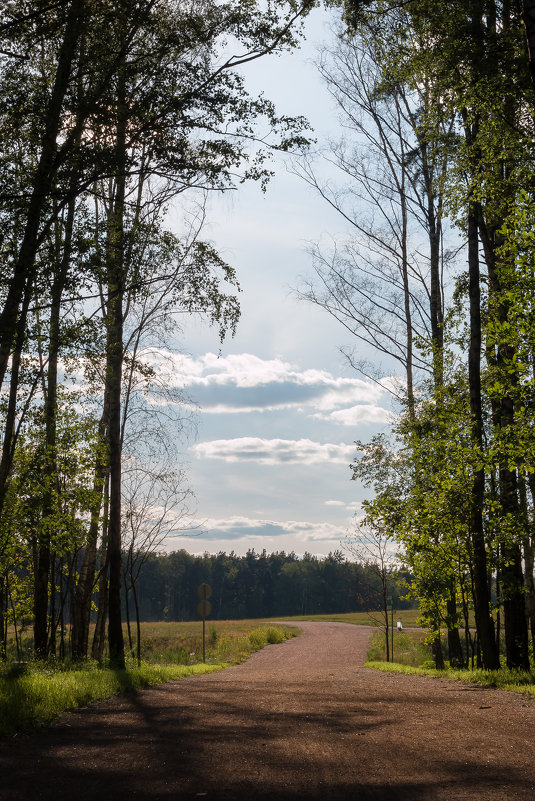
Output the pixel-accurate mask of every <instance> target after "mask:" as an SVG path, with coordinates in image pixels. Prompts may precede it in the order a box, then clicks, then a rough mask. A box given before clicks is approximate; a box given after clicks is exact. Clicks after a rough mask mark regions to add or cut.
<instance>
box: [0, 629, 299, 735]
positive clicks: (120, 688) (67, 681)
mask: <svg viewBox="0 0 535 801" xmlns="http://www.w3.org/2000/svg"><path fill="white" fill-rule="evenodd" d="M255 623H257V622H256V621H255ZM147 625H150V624H147ZM184 626H185V627H186V628H185V629H184ZM162 627H163V628H162ZM177 627H180V628H177ZM193 627H195V628H193ZM198 632H199V624H198V623H197V624H174V625H173V624H154V625H153V628H152V633H151V637H152V643H153V646H152V647H154V646H155V645H157V650H158V651H159V653H160V654H161V655H163V656H164V660H163V661H164V664H149V663H148V662H144V663H142V665H141V667H140V668H138V667H128V669H127V670H119V671H117V670H110V669H106V668H99V667H98V666H97V665H96V664H92V663H91V664H84V665H83V666H82V665H78V666H76V665H75V666H69V665H61V664H57V663H55V664H46V665H42V664H37V663H32V662H30V663H26V664H16V663H15V664H12V665H9V664H6V665H4V666H3V667H2V668H1V669H0V736H4V737H5V736H9V735H12V734H14V733H16V732H19V731H24V730H28V729H31V728H33V727H35V726H39V725H43V724H46V723H49V722H50V721H52V720H54V719H55V718H56V717H57V716H58V715H59V714H61V712H63V711H65V710H67V709H75V708H76V707H80V706H86V705H87V704H89V703H91V702H93V701H98V700H101V699H103V698H109V697H111V696H113V695H117V694H119V693H123V692H133V691H135V690H137V689H139V688H141V687H148V686H149V685H152V684H160V683H162V682H165V681H171V680H173V679H181V678H184V677H186V676H191V675H199V674H203V673H211V672H213V671H215V670H221V669H222V668H224V667H227V666H228V665H230V664H236V663H238V662H242V661H243V660H244V659H247V657H249V656H250V655H251V654H252V653H254V652H255V651H258V650H259V649H260V648H263V647H264V646H265V645H268V644H270V643H280V642H283V641H284V640H286V639H289V638H290V637H295V636H296V635H297V634H298V633H299V631H298V629H297V628H296V627H293V626H292V627H288V626H274V625H268V624H266V625H260V626H259V625H254V626H253V625H252V624H251V622H249V624H247V623H246V622H245V621H239V622H237V623H235V622H234V621H229V622H227V623H226V624H220V623H218V624H217V627H216V626H213V625H212V626H211V627H210V629H209V630H208V632H207V638H206V639H207V645H208V648H207V652H206V656H207V663H206V664H202V663H201V662H200V660H201V659H202V627H201V628H200V633H198ZM164 634H165V635H166V636H167V645H165V637H164ZM147 639H148V638H147ZM185 647H188V648H194V649H195V650H193V651H187V659H188V661H189V662H190V664H176V662H175V664H171V656H172V654H176V653H183V652H184V648H185ZM148 650H149V651H150V650H151V649H150V648H149V649H148ZM166 660H167V663H165V662H166ZM208 660H209V661H208ZM193 662H195V664H192V663H193Z"/></svg>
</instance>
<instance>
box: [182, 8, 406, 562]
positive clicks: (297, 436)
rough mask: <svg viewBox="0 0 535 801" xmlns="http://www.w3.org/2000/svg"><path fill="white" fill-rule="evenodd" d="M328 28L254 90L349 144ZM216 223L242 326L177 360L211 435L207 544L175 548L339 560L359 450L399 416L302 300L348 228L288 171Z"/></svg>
mask: <svg viewBox="0 0 535 801" xmlns="http://www.w3.org/2000/svg"><path fill="white" fill-rule="evenodd" d="M325 19H326V15H325V14H324V13H322V12H319V11H317V12H315V17H314V18H313V19H312V20H310V21H309V23H308V24H307V42H306V44H305V45H304V46H303V48H302V49H301V51H300V52H298V53H293V54H292V55H291V56H283V57H281V58H275V59H270V60H269V61H268V60H264V61H263V62H262V63H260V62H257V63H255V64H252V65H249V67H248V69H247V76H248V79H249V85H250V88H251V90H252V91H254V90H255V89H259V88H260V89H262V90H263V91H264V92H265V94H266V96H267V97H269V98H271V99H272V100H274V102H275V103H276V105H277V109H278V111H279V113H284V114H293V115H298V114H303V115H304V116H306V117H307V118H308V119H309V120H310V122H311V123H312V125H313V127H314V130H315V136H316V137H317V139H318V144H321V143H322V142H325V141H326V140H327V139H328V138H329V137H336V136H337V134H338V131H337V120H336V112H335V110H334V108H333V106H332V105H331V102H330V98H329V96H328V94H327V91H326V89H325V88H324V87H323V86H322V84H321V81H320V78H319V76H317V74H316V71H315V68H314V66H313V64H312V63H309V62H310V60H311V59H313V58H314V54H315V45H316V44H317V43H321V41H324V40H326V39H328V38H329V37H330V36H331V34H330V33H329V31H328V30H326V29H325V27H324V23H325ZM208 219H209V224H208V226H207V229H206V231H205V236H208V237H209V238H210V239H211V240H212V242H213V243H214V244H215V246H216V247H217V249H218V250H219V252H220V253H221V255H222V256H223V258H225V260H226V261H228V262H229V263H230V264H232V265H233V266H234V267H235V268H236V271H237V274H238V279H239V282H240V284H241V288H242V293H241V295H240V302H241V306H242V317H241V321H240V324H239V328H238V332H237V334H236V336H235V338H234V339H229V340H227V341H226V342H225V343H224V344H223V346H222V347H220V345H219V342H218V338H217V331H216V330H214V329H212V330H210V329H207V328H206V327H205V326H203V325H202V324H201V323H199V322H196V321H192V322H191V323H188V324H187V325H186V326H185V328H184V332H183V336H182V338H181V341H180V350H181V353H182V355H180V356H177V355H176V354H175V355H172V356H171V358H172V359H173V376H174V378H175V380H176V383H177V386H184V387H186V388H187V391H188V394H189V396H190V397H191V398H192V400H193V401H194V402H195V403H196V404H197V405H198V409H199V411H198V416H197V436H196V438H195V440H192V441H191V442H190V443H189V445H188V446H187V448H186V446H184V448H183V452H184V460H185V462H186V463H187V465H188V467H187V469H188V473H189V477H190V482H191V486H192V489H193V490H194V492H195V494H196V496H197V512H196V522H197V523H198V525H199V532H200V533H198V534H197V535H196V536H191V537H189V536H185V537H180V538H174V539H172V540H170V541H169V542H168V544H167V547H168V548H170V549H171V548H181V547H183V548H186V549H187V550H189V551H190V552H193V553H202V552H203V551H209V552H218V551H220V550H224V551H227V552H228V551H231V550H234V551H235V552H237V553H245V552H246V551H247V550H248V549H249V548H255V550H257V551H261V550H262V549H263V548H266V550H267V551H268V552H269V551H274V550H286V551H292V550H293V551H295V552H296V553H298V554H303V553H304V552H305V551H309V552H312V553H315V554H318V555H326V554H327V553H328V552H329V551H331V550H335V549H337V548H339V547H340V542H341V540H343V539H344V537H345V536H346V535H347V533H348V529H350V528H351V524H352V517H353V515H354V514H355V513H358V512H359V510H360V502H361V501H362V499H363V498H364V497H366V492H367V491H366V490H364V489H363V488H362V487H361V486H359V485H358V484H357V483H356V482H353V481H351V480H350V479H351V473H350V470H349V464H350V462H351V460H352V458H353V455H354V453H355V448H354V444H353V443H354V441H355V440H356V439H363V440H366V439H368V438H369V437H370V436H371V435H372V434H373V433H375V432H376V431H380V430H385V428H387V427H388V420H389V419H390V415H391V400H390V396H389V395H388V393H387V392H386V391H381V390H380V388H378V387H377V385H375V384H372V383H371V382H368V381H365V380H363V379H362V378H361V377H360V376H358V375H357V374H356V373H354V372H353V371H351V370H350V368H349V367H348V366H347V364H346V363H345V361H344V358H343V356H342V355H341V354H340V352H339V346H340V345H344V344H353V343H351V342H350V341H349V340H348V334H347V333H346V332H345V331H344V330H343V329H342V328H341V326H340V325H339V324H338V323H337V322H336V321H334V320H332V319H331V318H330V317H329V316H328V315H327V314H326V313H325V312H323V311H322V310H320V309H318V308H315V307H314V306H311V305H310V304H308V303H306V302H303V301H300V300H298V299H297V298H296V296H295V294H293V293H292V291H291V288H292V287H295V286H297V285H298V284H299V281H300V277H301V276H306V275H310V273H311V262H310V257H309V255H308V254H307V252H306V247H307V243H309V242H311V241H314V240H318V239H321V238H325V237H336V236H343V235H344V233H345V232H344V228H343V224H342V222H341V220H340V218H338V217H337V216H336V215H335V213H334V212H333V211H331V210H330V209H329V208H328V207H327V206H326V204H325V203H324V201H322V200H321V199H319V198H318V197H316V196H315V195H314V193H313V192H312V190H311V189H310V188H309V187H308V186H307V185H306V184H305V183H304V182H303V181H301V180H300V179H299V178H298V177H297V176H296V175H294V174H292V173H291V172H290V171H289V170H288V169H287V165H286V164H285V163H284V161H283V160H282V159H281V160H279V161H278V162H277V164H276V175H275V177H274V178H273V180H272V182H271V184H270V186H269V187H268V190H267V192H266V193H265V194H263V193H262V192H261V190H260V187H258V186H254V185H250V186H248V185H244V186H242V187H240V188H239V190H238V191H237V192H232V193H230V194H228V195H226V196H224V197H220V196H218V197H214V198H212V199H211V201H210V204H209V210H208ZM364 355H365V356H366V357H369V356H370V353H367V354H364Z"/></svg>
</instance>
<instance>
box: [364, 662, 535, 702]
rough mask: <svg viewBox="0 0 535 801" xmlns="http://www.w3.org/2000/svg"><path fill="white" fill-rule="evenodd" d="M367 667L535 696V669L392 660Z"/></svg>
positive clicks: (369, 664)
mask: <svg viewBox="0 0 535 801" xmlns="http://www.w3.org/2000/svg"><path fill="white" fill-rule="evenodd" d="M365 667H369V668H373V669H374V670H381V671H383V673H404V674H408V675H411V676H431V677H432V678H438V679H447V680H448V681H463V682H467V683H470V684H479V685H481V686H483V687H495V688H498V689H500V690H510V691H512V692H517V693H524V694H525V695H531V696H534V697H535V670H532V671H523V670H508V669H507V668H502V669H501V670H453V669H451V668H448V670H434V669H433V668H428V667H413V666H411V665H400V664H397V663H395V662H394V663H392V662H366V664H365Z"/></svg>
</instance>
